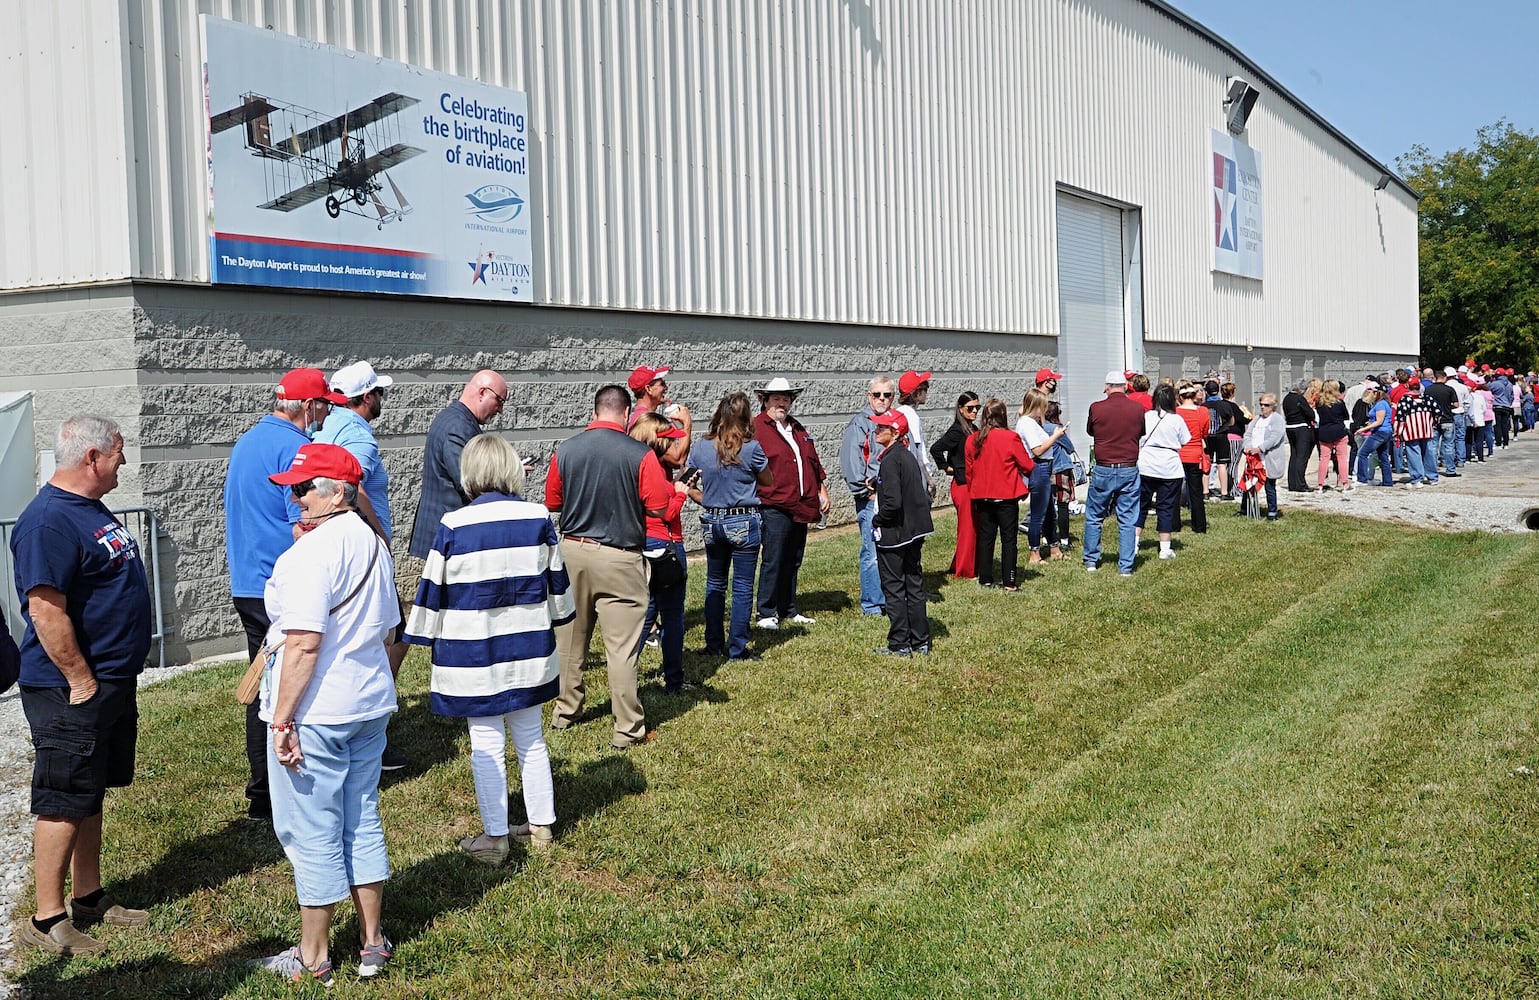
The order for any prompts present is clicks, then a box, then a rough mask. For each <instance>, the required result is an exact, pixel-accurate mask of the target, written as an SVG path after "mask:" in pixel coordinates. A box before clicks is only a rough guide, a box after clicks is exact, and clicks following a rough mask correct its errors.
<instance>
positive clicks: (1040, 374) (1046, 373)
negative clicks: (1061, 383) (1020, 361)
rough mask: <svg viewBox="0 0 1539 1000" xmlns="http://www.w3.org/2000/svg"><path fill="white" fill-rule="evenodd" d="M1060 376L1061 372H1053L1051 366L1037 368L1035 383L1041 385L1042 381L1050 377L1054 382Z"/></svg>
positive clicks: (1061, 376)
mask: <svg viewBox="0 0 1539 1000" xmlns="http://www.w3.org/2000/svg"><path fill="white" fill-rule="evenodd" d="M1061 378H1063V372H1055V371H1053V370H1052V369H1051V368H1038V369H1037V384H1038V385H1041V384H1042V383H1043V382H1046V381H1048V380H1049V379H1052V380H1053V381H1054V382H1056V381H1058V380H1059V379H1061Z"/></svg>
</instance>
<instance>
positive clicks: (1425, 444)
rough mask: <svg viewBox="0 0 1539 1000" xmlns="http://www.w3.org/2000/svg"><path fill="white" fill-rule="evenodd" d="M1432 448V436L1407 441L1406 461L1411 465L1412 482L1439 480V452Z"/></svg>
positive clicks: (1433, 481)
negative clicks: (1422, 439) (1421, 439)
mask: <svg viewBox="0 0 1539 1000" xmlns="http://www.w3.org/2000/svg"><path fill="white" fill-rule="evenodd" d="M1432 449H1433V446H1432V439H1431V438H1428V439H1427V440H1425V441H1407V442H1406V443H1405V461H1406V464H1407V465H1409V466H1410V467H1411V482H1413V483H1419V482H1422V481H1423V480H1425V481H1427V482H1429V483H1435V482H1437V452H1435V451H1433V450H1432Z"/></svg>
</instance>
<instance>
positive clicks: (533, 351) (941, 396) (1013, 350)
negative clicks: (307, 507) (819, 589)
mask: <svg viewBox="0 0 1539 1000" xmlns="http://www.w3.org/2000/svg"><path fill="white" fill-rule="evenodd" d="M132 328H133V334H134V341H133V356H134V358H135V361H136V364H137V365H138V366H139V372H138V374H139V380H140V387H139V390H138V391H139V393H140V396H141V403H142V417H141V419H140V426H139V430H140V434H141V441H140V446H141V449H142V452H143V458H144V461H143V477H144V481H145V492H146V495H148V496H149V497H151V498H152V502H154V503H155V504H156V505H157V506H161V507H164V509H165V511H166V514H165V517H166V527H167V530H168V531H169V537H168V539H167V540H166V542H165V544H164V556H165V558H166V563H167V566H168V567H169V568H170V569H171V571H172V575H173V577H174V580H175V582H174V588H175V605H174V607H175V612H174V613H175V615H176V616H177V630H178V631H177V644H176V646H175V647H174V651H175V652H176V653H177V654H178V655H179V656H182V657H187V656H198V655H208V654H212V653H220V652H232V651H234V650H237V649H239V648H241V646H242V644H243V641H242V640H241V639H240V637H239V635H238V634H237V622H236V619H235V615H234V612H233V610H232V609H231V607H230V601H229V591H228V568H227V566H226V564H225V554H224V520H223V507H222V491H223V484H224V475H225V468H226V460H227V457H228V455H229V450H230V448H231V446H233V444H234V442H235V440H236V439H237V438H238V437H239V436H240V435H241V434H242V433H244V432H245V431H246V430H247V429H248V428H249V427H251V426H252V425H253V424H254V423H255V422H256V421H257V420H259V419H260V418H261V417H262V416H263V415H264V414H265V413H267V412H269V411H270V408H271V399H272V390H273V388H274V387H275V386H276V383H277V380H278V378H279V377H280V376H281V375H282V374H283V373H284V372H285V371H287V370H288V369H290V368H294V367H298V366H301V365H309V366H313V367H318V368H321V369H323V370H326V371H328V372H330V371H332V370H335V369H336V368H338V367H341V366H342V365H344V364H348V363H350V362H352V361H356V360H359V359H365V360H368V361H370V362H371V363H372V364H373V365H374V366H375V368H376V369H377V370H379V371H381V372H384V373H387V374H390V375H391V376H392V377H393V378H395V379H396V384H395V385H394V386H392V387H391V389H390V391H389V393H388V395H387V398H386V402H385V409H384V412H383V414H382V415H381V417H380V419H379V420H378V421H377V422H376V423H375V425H374V426H375V431H376V434H377V436H378V437H379V440H380V445H381V450H382V454H383V455H384V459H385V464H386V468H387V469H388V471H389V473H390V482H391V487H390V493H391V496H390V503H391V510H392V515H393V517H394V522H395V545H394V548H395V552H396V555H397V562H398V564H403V563H404V564H405V565H404V567H403V568H404V569H410V568H411V564H410V562H409V561H408V560H404V559H403V558H401V557H403V556H404V555H405V551H406V545H407V542H408V540H409V538H410V533H411V526H412V520H413V517H414V515H415V510H416V504H417V498H418V495H419V492H420V477H421V447H422V442H423V440H424V439H425V437H426V434H427V431H428V427H429V425H430V424H431V422H432V419H433V417H434V415H436V414H437V413H438V411H439V410H440V409H442V408H443V407H444V406H446V405H447V404H448V403H449V402H451V401H452V400H454V399H456V398H457V397H458V395H459V392H460V390H461V388H462V387H463V385H464V382H465V379H466V378H467V377H468V376H469V375H470V374H471V373H472V372H473V371H475V370H476V369H478V368H482V367H490V368H495V369H497V370H499V371H500V372H501V373H502V374H503V375H504V376H505V377H506V378H507V380H508V383H509V400H508V404H507V406H506V407H505V409H504V411H503V413H502V414H500V415H499V416H498V417H496V418H495V419H494V420H493V421H491V422H490V423H489V424H488V428H487V429H488V430H489V431H493V432H496V433H501V434H503V435H505V436H506V437H507V438H508V439H509V440H511V441H512V442H513V443H514V445H515V446H516V447H517V448H518V450H519V452H520V453H521V454H522V455H524V456H525V457H526V458H528V459H529V460H531V462H532V463H533V471H532V473H531V475H530V477H529V481H528V483H527V486H526V491H525V492H526V493H527V494H528V496H529V497H530V498H531V499H536V500H538V499H541V498H543V496H544V474H545V468H546V466H547V464H548V463H549V460H550V456H551V454H552V452H553V451H554V449H555V447H556V445H557V444H559V443H560V442H561V441H562V440H564V439H565V438H567V437H569V436H570V435H571V434H574V433H576V432H578V431H579V430H581V429H582V427H583V426H585V425H586V423H587V422H588V419H589V417H590V415H591V411H592V405H593V395H594V393H595V392H596V391H597V390H598V389H599V388H600V387H601V386H603V385H605V384H608V383H611V382H619V383H623V382H624V380H625V378H626V376H627V375H629V373H630V371H631V369H632V368H634V367H636V366H637V365H640V364H667V365H669V366H671V367H672V368H673V369H674V372H673V374H672V375H671V376H670V378H669V383H670V390H671V393H672V395H673V397H674V399H675V400H677V401H679V402H683V403H685V404H686V405H688V406H689V407H690V409H691V411H692V412H693V414H694V420H695V434H696V437H697V438H698V436H699V435H700V434H703V433H704V432H705V430H706V428H707V425H708V423H709V420H710V415H711V412H712V411H713V410H714V408H715V406H716V404H717V402H719V400H720V399H721V397H722V396H723V394H725V393H727V392H729V391H733V390H744V391H751V389H752V388H753V387H754V386H757V385H762V384H764V382H765V381H767V380H768V379H770V378H773V377H775V376H777V375H784V376H786V377H788V378H790V379H791V380H792V382H794V383H796V384H798V385H804V386H806V390H805V391H804V392H803V394H802V395H801V397H800V398H799V399H798V401H797V405H796V410H795V413H796V416H797V417H798V418H799V419H800V420H802V422H803V423H805V424H806V425H807V427H808V429H809V431H810V432H811V433H812V435H813V437H814V440H815V441H816V442H817V445H818V448H819V453H820V455H821V456H822V458H823V461H824V463H825V467H826V468H827V469H828V471H829V474H830V489H829V492H830V496H831V499H832V501H833V505H834V511H833V515H832V520H833V521H834V522H835V523H838V522H840V521H846V520H850V519H852V518H853V504H852V502H851V499H850V495H849V491H848V489H847V488H846V487H845V486H844V484H843V480H842V479H841V478H840V476H839V474H838V449H839V440H840V436H841V435H842V433H843V430H844V425H845V422H846V421H847V420H848V419H849V416H850V415H851V414H852V413H854V412H855V411H856V410H857V409H859V408H861V407H863V406H864V405H865V391H866V382H867V380H868V379H869V378H870V377H871V375H872V374H874V373H876V372H878V371H882V372H886V373H888V374H890V375H892V376H893V377H894V378H896V377H897V376H898V375H899V374H901V373H902V372H903V371H904V370H905V369H907V368H916V369H920V370H925V369H929V370H933V371H935V372H936V376H935V378H934V381H933V383H932V390H931V393H930V402H929V404H928V405H927V407H926V408H925V410H924V414H923V415H924V418H925V424H926V427H927V428H928V429H929V430H930V433H931V435H932V437H933V436H938V435H939V434H940V433H941V432H942V431H943V430H944V429H945V427H946V426H947V425H948V424H949V422H950V420H951V416H952V405H953V403H954V402H955V400H956V397H957V395H958V394H959V393H960V392H961V391H962V390H964V389H972V390H974V391H977V392H979V393H980V394H981V395H983V396H988V395H999V396H1001V397H1002V398H1004V399H1006V400H1007V401H1009V402H1010V403H1011V404H1012V405H1013V404H1014V403H1016V402H1018V401H1019V399H1020V397H1021V396H1022V395H1023V394H1024V392H1025V390H1026V389H1027V388H1028V387H1029V386H1030V374H1029V373H1031V372H1034V371H1035V370H1036V368H1037V367H1039V366H1040V365H1043V364H1048V363H1051V361H1052V360H1053V358H1054V357H1055V356H1056V343H1055V342H1054V341H1053V340H1052V339H1051V338H1040V337H1012V336H1001V335H987V334H966V333H954V332H937V331H924V330H893V329H883V328H872V327H852V326H838V325H831V324H804V323H775V322H765V321H755V320H742V319H732V318H712V317H696V316H676V315H660V314H636V313H623V312H602V311H593V310H570V309H549V308H530V307H506V306H489V305H480V304H473V303H455V302H444V303H434V302H415V301H413V302H407V301H389V300H379V299H368V298H344V297H335V296H319V295H315V296H311V295H283V294H275V293H266V292H249V291H244V290H238V289H224V288H207V287H197V286H178V285H138V286H135V298H134V311H133V315H132ZM945 496H946V495H945V493H944V492H942V493H941V495H940V497H939V502H944V501H945ZM697 523H698V522H697V515H696V514H695V513H694V512H693V511H692V510H691V511H690V512H689V513H688V514H687V515H686V532H687V534H688V535H689V537H690V538H691V539H697V538H698V534H697ZM402 584H403V589H405V590H406V592H408V593H409V591H410V581H409V580H405V579H403V580H402Z"/></svg>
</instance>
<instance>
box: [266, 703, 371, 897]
mask: <svg viewBox="0 0 1539 1000" xmlns="http://www.w3.org/2000/svg"><path fill="white" fill-rule="evenodd" d="M389 721H390V716H388V715H381V716H380V717H379V718H377V719H368V720H366V721H364V722H350V723H345V724H340V725H334V726H318V725H312V724H308V723H306V724H302V725H301V726H300V727H299V749H300V751H301V752H302V753H303V754H304V756H305V759H304V760H303V761H302V762H301V763H300V765H299V767H298V768H294V769H291V768H287V767H284V766H283V765H282V764H280V763H278V758H277V756H276V755H275V754H274V753H273V745H272V740H271V739H269V740H268V741H267V776H268V779H267V780H268V787H269V789H270V790H271V792H272V799H273V832H274V833H275V834H277V835H278V843H280V844H282V845H283V853H285V854H287V855H288V857H289V863H290V864H292V865H293V866H294V889H295V891H296V892H297V894H298V896H299V905H300V906H330V905H331V904H332V903H335V902H337V901H338V900H343V899H346V898H347V897H348V895H349V893H350V892H351V889H352V887H353V886H355V885H373V884H374V883H375V882H383V881H385V879H387V878H389V877H390V859H389V858H388V857H386V855H385V830H384V827H382V826H381V825H380V822H379V760H380V755H381V754H383V753H384V752H385V724H386V723H387V722H389Z"/></svg>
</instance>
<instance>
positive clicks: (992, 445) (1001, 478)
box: [962, 427, 1036, 500]
mask: <svg viewBox="0 0 1539 1000" xmlns="http://www.w3.org/2000/svg"><path fill="white" fill-rule="evenodd" d="M977 444H978V432H977V431H974V432H973V433H971V434H969V435H968V436H967V441H966V443H965V444H963V445H962V452H963V456H964V457H963V461H964V462H965V463H966V469H965V471H966V473H967V493H968V496H970V497H971V498H972V499H974V500H1019V499H1020V498H1021V497H1023V496H1025V495H1026V492H1027V491H1026V482H1025V479H1024V478H1023V477H1025V476H1029V475H1031V470H1032V469H1033V468H1034V467H1035V465H1036V463H1034V462H1033V461H1032V460H1031V456H1030V455H1029V454H1027V453H1026V445H1025V444H1023V443H1022V442H1021V436H1020V435H1019V434H1017V433H1015V431H1013V430H1011V429H1010V428H1008V427H996V428H993V429H992V430H990V431H989V433H988V436H987V437H985V438H984V439H983V451H982V452H981V453H980V452H979V451H978V448H977Z"/></svg>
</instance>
